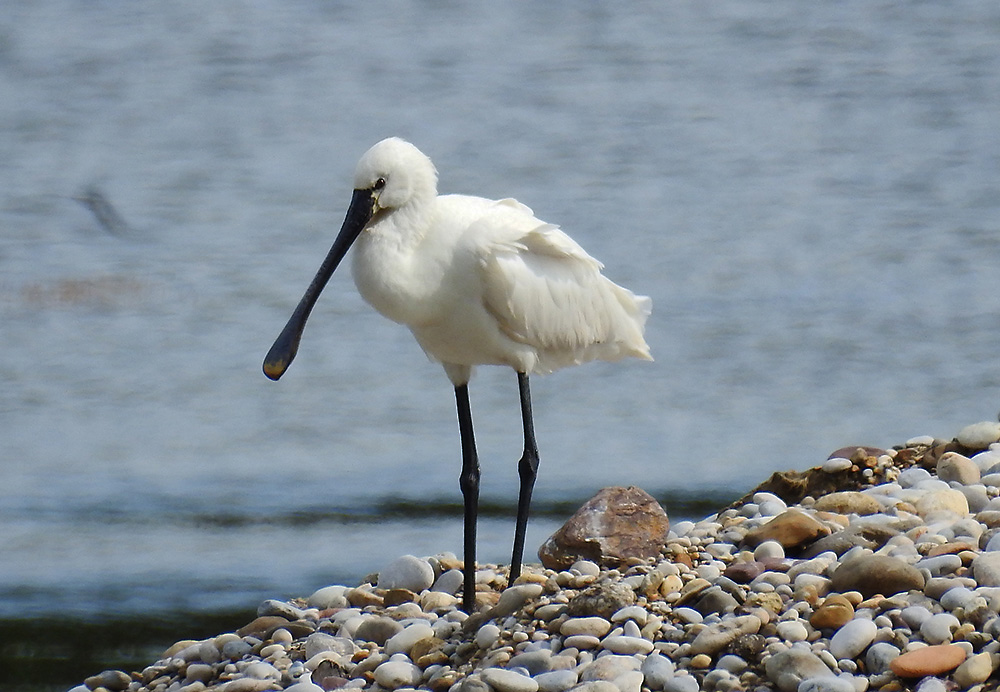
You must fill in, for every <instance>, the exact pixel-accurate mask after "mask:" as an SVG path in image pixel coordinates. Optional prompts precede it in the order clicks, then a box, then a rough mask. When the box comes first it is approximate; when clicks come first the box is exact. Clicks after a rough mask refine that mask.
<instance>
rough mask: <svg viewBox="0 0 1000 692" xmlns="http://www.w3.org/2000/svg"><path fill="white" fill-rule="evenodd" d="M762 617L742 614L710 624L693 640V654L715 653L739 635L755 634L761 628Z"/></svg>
mask: <svg viewBox="0 0 1000 692" xmlns="http://www.w3.org/2000/svg"><path fill="white" fill-rule="evenodd" d="M760 624H761V623H760V618H758V617H757V616H756V615H740V616H739V617H734V618H728V619H725V620H722V621H721V622H718V623H716V624H714V625H709V626H708V627H706V628H705V629H703V630H702V631H701V632H699V633H698V636H696V637H695V638H694V641H692V642H691V653H692V654H695V655H697V654H709V655H714V654H716V653H718V652H719V651H722V650H723V649H724V648H726V647H727V646H728V645H729V644H730V643H732V642H733V641H734V640H735V639H736V638H737V637H739V636H741V635H744V634H755V633H756V632H757V630H759V629H760Z"/></svg>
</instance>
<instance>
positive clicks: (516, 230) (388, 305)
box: [353, 138, 651, 384]
mask: <svg viewBox="0 0 1000 692" xmlns="http://www.w3.org/2000/svg"><path fill="white" fill-rule="evenodd" d="M404 166H405V168H404ZM379 179H384V180H385V187H384V188H383V190H382V194H381V195H378V197H377V200H376V207H377V208H379V209H380V210H379V211H376V213H375V216H374V218H373V219H372V221H371V222H370V223H369V224H368V225H367V227H366V228H365V230H364V231H363V232H362V233H361V235H360V237H359V238H358V240H357V242H356V244H355V251H354V252H355V254H354V259H353V268H354V280H355V282H356V284H357V286H358V290H359V291H360V292H361V295H362V297H364V299H365V300H366V301H367V302H368V303H370V304H371V305H372V306H373V307H374V308H375V309H376V310H378V311H379V312H381V313H382V314H383V315H385V316H386V317H388V318H389V319H391V320H395V321H396V322H399V323H401V324H405V325H407V326H408V327H409V328H410V329H411V330H412V331H413V334H414V336H415V337H416V338H417V341H418V342H419V343H420V346H421V347H422V348H423V349H424V351H425V352H426V353H427V355H428V356H430V357H431V358H433V359H434V360H436V361H438V362H440V363H442V364H443V365H444V366H445V369H446V370H447V371H448V374H449V376H450V377H451V379H452V381H453V382H454V383H455V384H462V383H464V382H467V381H468V380H469V377H470V374H471V368H472V366H474V365H508V366H510V367H512V368H514V369H515V370H517V371H519V372H523V373H526V374H531V373H548V372H552V371H553V370H556V369H558V368H561V367H564V366H567V365H575V364H578V363H582V362H585V361H589V360H594V359H597V358H599V359H603V360H618V359H620V358H623V357H625V356H635V357H638V358H644V359H647V360H649V359H650V355H649V347H648V346H647V345H646V342H645V340H644V339H643V336H642V331H643V325H644V323H645V321H646V317H647V316H648V315H649V313H650V309H651V301H650V300H649V298H646V297H643V296H636V295H635V294H633V293H632V292H631V291H629V290H627V289H625V288H622V287H620V286H618V285H616V284H614V283H612V282H611V281H610V280H608V279H607V278H605V277H604V276H603V275H602V274H601V264H600V262H598V261H597V260H595V259H594V258H593V257H591V256H590V255H588V254H587V253H586V251H584V249H583V248H581V247H580V246H579V245H578V244H577V243H576V242H575V241H574V240H573V239H572V238H570V237H569V236H568V235H566V234H565V233H563V232H562V231H561V230H559V228H558V227H556V226H554V225H552V224H548V223H545V222H544V221H540V220H539V219H537V218H535V215H534V213H532V211H531V209H529V208H528V207H526V206H525V205H523V204H520V203H518V202H516V201H515V200H512V199H504V200H499V201H494V200H488V199H483V198H481V197H469V196H465V195H441V196H438V195H437V173H436V171H435V169H434V166H433V164H432V163H431V161H430V159H428V158H427V157H426V156H424V155H423V154H422V153H421V152H420V151H419V150H417V148H416V147H414V146H413V145H412V144H410V143H409V142H405V141H403V140H401V139H396V138H392V139H386V140H383V141H381V142H379V143H378V144H376V145H375V146H374V147H372V148H371V149H370V150H369V151H368V152H367V153H366V154H365V155H364V156H363V157H362V158H361V161H360V162H359V164H358V169H357V174H356V175H355V180H354V184H355V188H356V189H365V188H369V187H371V186H372V185H374V184H375V182H376V181H378V180H379ZM400 179H401V180H400ZM397 185H398V186H399V188H401V189H400V190H396V189H394V187H396V186H397ZM385 204H392V205H394V206H392V207H385V206H384V205H385Z"/></svg>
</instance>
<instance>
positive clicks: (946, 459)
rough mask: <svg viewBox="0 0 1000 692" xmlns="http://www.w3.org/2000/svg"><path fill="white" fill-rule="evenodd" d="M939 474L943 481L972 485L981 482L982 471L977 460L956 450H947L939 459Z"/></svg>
mask: <svg viewBox="0 0 1000 692" xmlns="http://www.w3.org/2000/svg"><path fill="white" fill-rule="evenodd" d="M937 475H938V478H940V479H941V480H943V481H955V482H956V483H961V484H962V485H972V484H973V483H978V482H979V479H980V476H981V473H980V471H979V467H978V466H977V465H976V462H974V461H973V460H972V459H970V458H969V457H966V456H962V455H961V454H956V453H955V452H946V453H945V454H942V455H941V458H940V459H938V463H937Z"/></svg>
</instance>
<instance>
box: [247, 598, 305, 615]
mask: <svg viewBox="0 0 1000 692" xmlns="http://www.w3.org/2000/svg"><path fill="white" fill-rule="evenodd" d="M268 615H278V616H279V617H283V618H285V619H286V620H301V619H302V618H304V617H305V616H306V612H305V611H304V610H302V609H301V608H296V607H295V606H293V605H292V604H291V603H285V602H284V601H279V600H276V599H273V598H269V599H267V600H266V601H264V602H263V603H261V604H260V605H259V606H258V607H257V617H265V616H268Z"/></svg>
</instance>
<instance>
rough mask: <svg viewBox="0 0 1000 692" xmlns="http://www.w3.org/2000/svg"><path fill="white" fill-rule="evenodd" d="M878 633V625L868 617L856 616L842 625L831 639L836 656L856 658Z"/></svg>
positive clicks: (832, 649)
mask: <svg viewBox="0 0 1000 692" xmlns="http://www.w3.org/2000/svg"><path fill="white" fill-rule="evenodd" d="M876 634H878V625H876V624H875V623H874V622H872V621H871V620H869V619H867V618H863V617H856V618H854V619H853V620H851V621H850V622H848V623H847V624H846V625H844V626H843V627H841V628H840V629H839V630H837V632H836V633H835V634H834V635H833V637H832V638H831V639H830V653H831V654H833V656H834V658H837V659H841V658H854V657H856V656H858V655H859V654H860V653H861V652H862V651H864V650H865V649H866V648H868V645H869V644H871V643H872V642H873V641H874V640H875V635H876Z"/></svg>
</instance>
